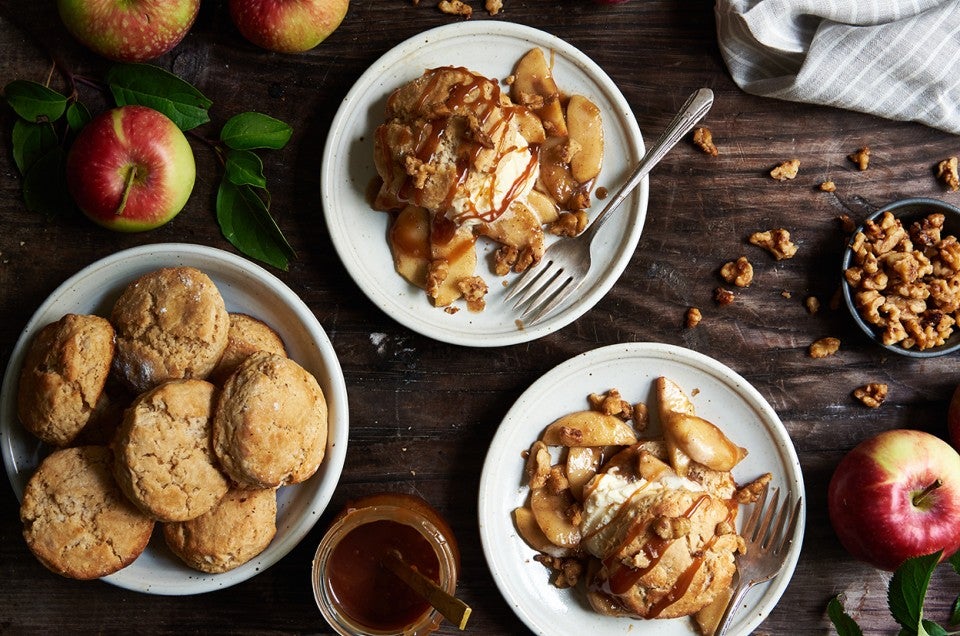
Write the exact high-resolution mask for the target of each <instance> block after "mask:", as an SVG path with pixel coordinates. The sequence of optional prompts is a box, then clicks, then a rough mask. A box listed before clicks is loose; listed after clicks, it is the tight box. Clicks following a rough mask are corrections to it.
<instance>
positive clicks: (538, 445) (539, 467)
mask: <svg viewBox="0 0 960 636" xmlns="http://www.w3.org/2000/svg"><path fill="white" fill-rule="evenodd" d="M551 461H552V458H551V457H550V451H549V450H547V445H546V444H544V443H543V442H542V441H540V440H537V441H535V442H534V443H533V446H531V447H530V453H529V454H528V455H527V466H526V473H527V480H528V484H527V485H528V486H530V489H531V490H533V489H535V488H543V485H544V484H545V483H547V475H549V474H550V462H551Z"/></svg>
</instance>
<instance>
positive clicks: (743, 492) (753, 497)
mask: <svg viewBox="0 0 960 636" xmlns="http://www.w3.org/2000/svg"><path fill="white" fill-rule="evenodd" d="M772 479H773V475H771V474H770V473H764V474H762V475H760V476H759V477H757V478H756V479H754V480H753V481H751V482H750V483H749V484H747V485H746V486H741V487H740V488H739V489H738V490H737V492H736V494H735V495H734V496H733V497H734V499H736V501H737V503H738V504H741V505H743V504H752V503H756V502H757V501H758V500H759V499H760V495H761V494H762V493H763V490H764V488H766V487H767V484H769V483H770V480H772Z"/></svg>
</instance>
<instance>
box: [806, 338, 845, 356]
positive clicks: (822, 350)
mask: <svg viewBox="0 0 960 636" xmlns="http://www.w3.org/2000/svg"><path fill="white" fill-rule="evenodd" d="M838 349H840V339H839V338H820V339H819V340H817V341H816V342H814V343H813V344H811V345H810V357H811V358H826V357H827V356H832V355H833V354H835V353H836V352H837V350H838Z"/></svg>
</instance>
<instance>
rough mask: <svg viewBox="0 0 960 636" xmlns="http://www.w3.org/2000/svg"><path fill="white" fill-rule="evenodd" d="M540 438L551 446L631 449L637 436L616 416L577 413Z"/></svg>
mask: <svg viewBox="0 0 960 636" xmlns="http://www.w3.org/2000/svg"><path fill="white" fill-rule="evenodd" d="M540 439H541V440H543V443H544V444H546V445H548V446H630V445H631V444H636V443H637V434H636V433H635V432H634V431H633V428H632V427H631V426H630V425H629V424H627V423H626V422H624V421H623V420H621V419H620V418H618V417H614V416H613V415H605V414H603V413H599V412H597V411H576V412H574V413H569V414H567V415H564V416H563V417H561V418H560V419H558V420H556V421H554V422H553V423H552V424H550V426H548V427H547V428H546V430H544V432H543V436H542V437H541V438H540Z"/></svg>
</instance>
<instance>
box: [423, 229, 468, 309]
mask: <svg viewBox="0 0 960 636" xmlns="http://www.w3.org/2000/svg"><path fill="white" fill-rule="evenodd" d="M476 240H477V239H476V237H475V236H474V235H473V231H472V230H471V229H470V228H469V227H467V226H464V225H461V226H458V227H457V230H456V232H455V233H454V235H453V237H452V238H450V239H449V240H448V241H445V242H438V241H437V240H435V239H434V237H433V236H431V239H430V252H431V259H432V260H433V261H438V260H441V259H442V260H445V261H446V262H447V273H446V276H445V277H443V279H442V280H441V281H439V284H438V285H437V288H436V293H435V294H434V295H433V296H432V298H433V303H434V304H435V305H436V306H437V307H445V306H446V305H449V304H450V303H452V302H453V301H455V300H457V299H458V298H460V296H461V295H462V293H461V292H460V289H459V288H458V287H457V282H458V281H460V280H463V279H464V278H469V277H470V276H473V273H474V270H475V269H476V267H477V252H476V250H475V249H474V244H475V243H476Z"/></svg>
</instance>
